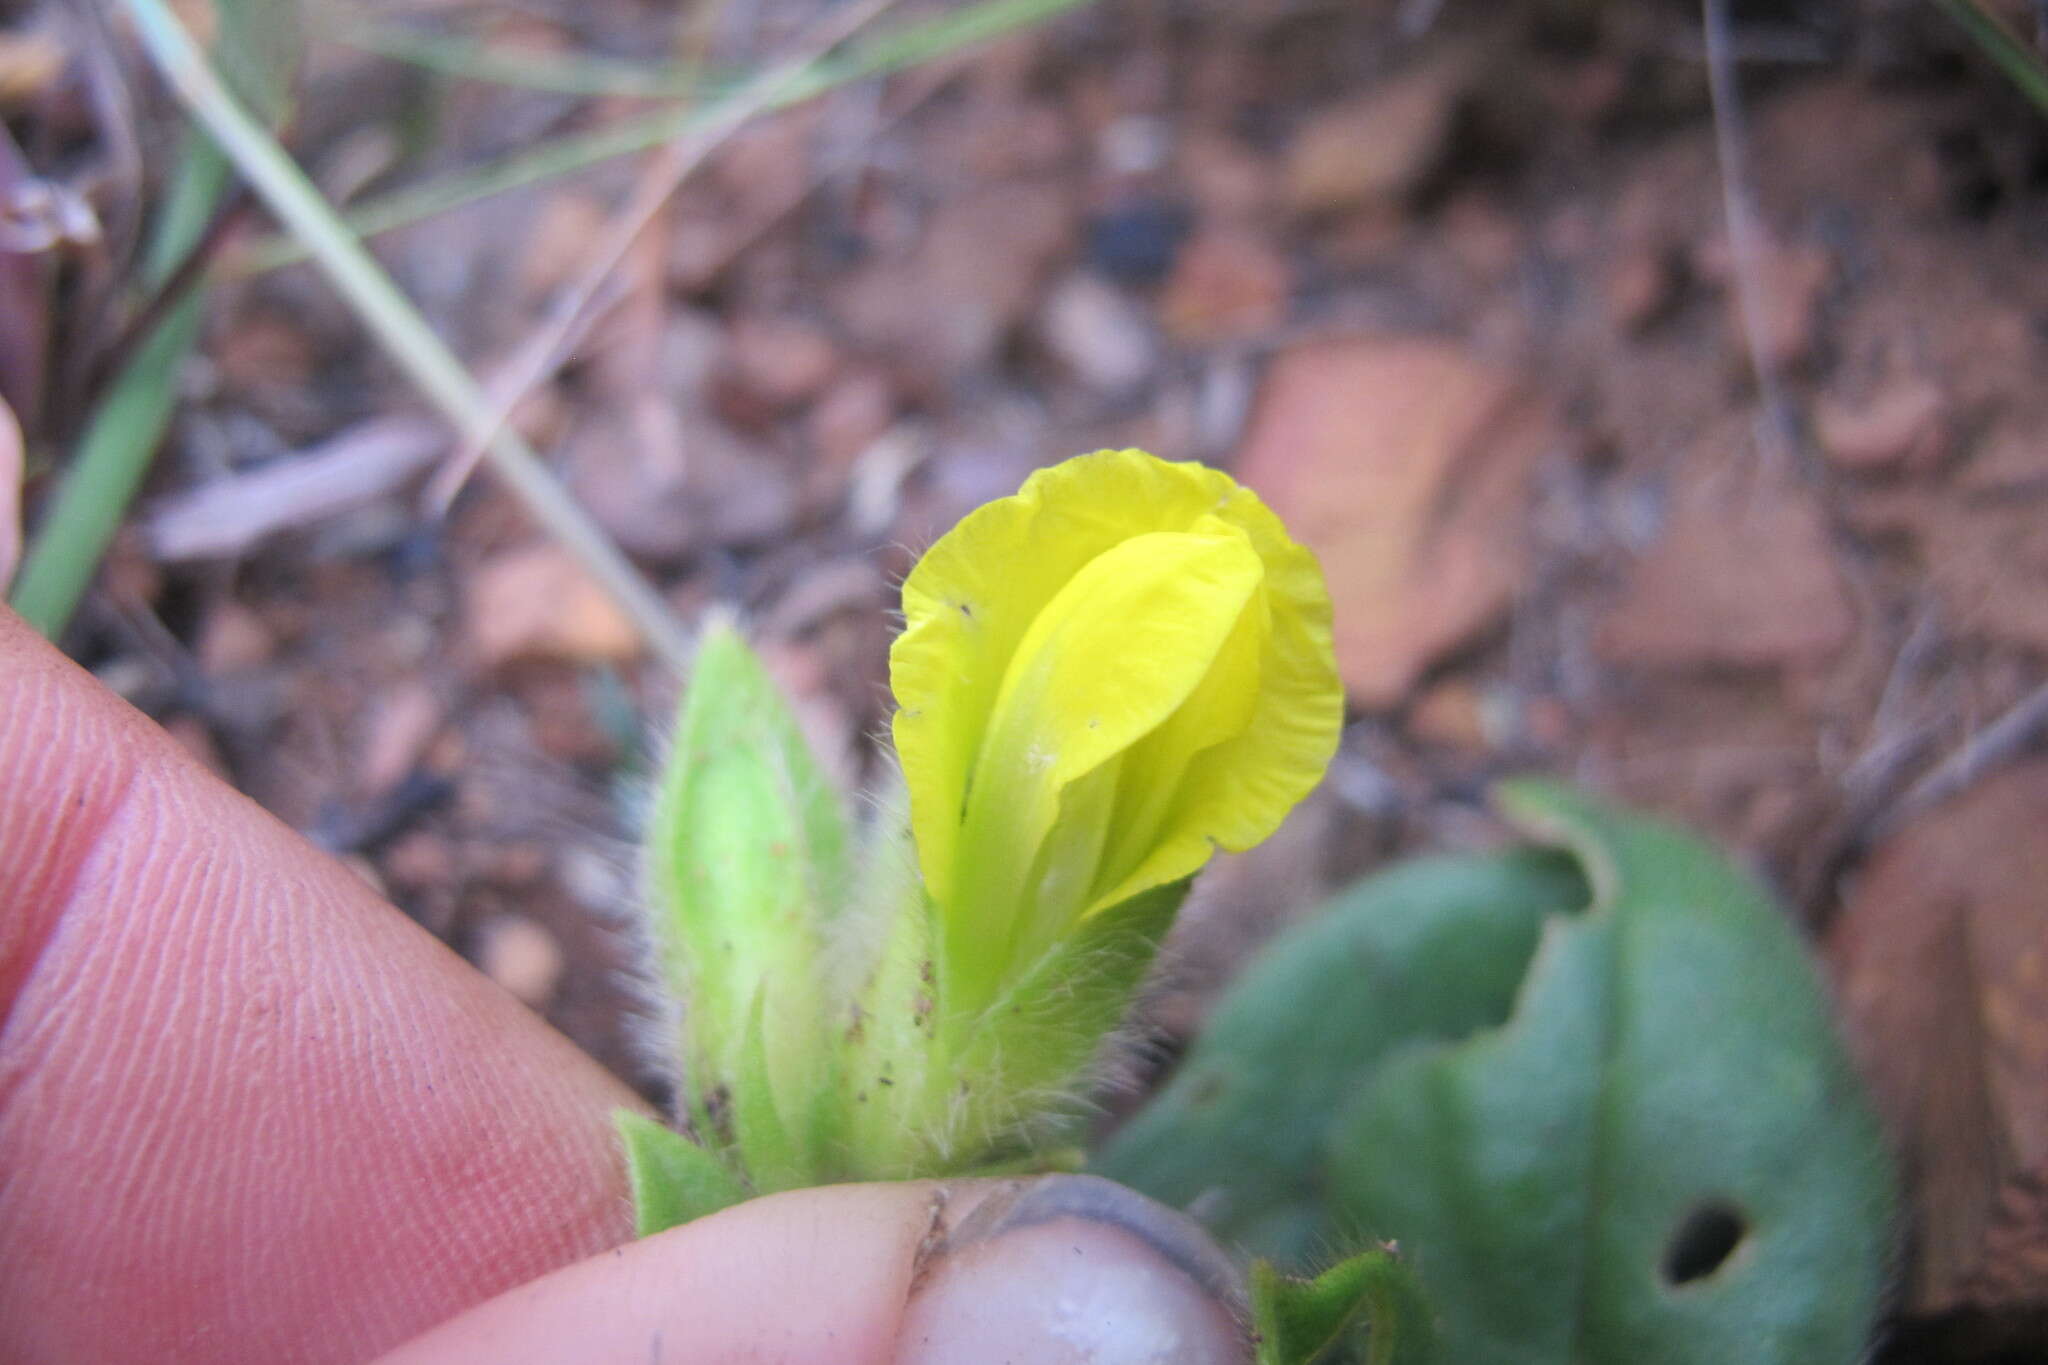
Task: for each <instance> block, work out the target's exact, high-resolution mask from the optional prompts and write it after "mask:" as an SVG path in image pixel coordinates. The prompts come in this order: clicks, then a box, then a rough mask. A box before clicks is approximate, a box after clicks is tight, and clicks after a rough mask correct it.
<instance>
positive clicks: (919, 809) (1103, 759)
mask: <svg viewBox="0 0 2048 1365" xmlns="http://www.w3.org/2000/svg"><path fill="white" fill-rule="evenodd" d="M903 610H904V616H905V628H904V631H903V634H902V635H901V636H900V637H899V638H898V640H897V641H896V644H895V647H894V648H893V649H892V650H891V652H890V656H889V676H890V684H891V686H892V688H893V690H894V691H895V694H896V701H897V705H898V708H899V709H898V711H897V714H896V719H895V740H896V748H897V753H898V755H899V756H900V758H901V761H902V765H903V774H904V779H905V782H906V784H907V786H908V789H909V793H910V803H911V824H912V830H913V833H914V835H915V839H916V844H917V854H918V863H919V866H920V869H921V871H922V872H923V876H924V881H925V887H926V890H927V892H928V894H929V895H930V897H931V899H932V902H933V904H934V905H935V907H936V909H937V912H938V921H939V926H938V927H939V937H940V940H941V942H940V945H939V948H940V952H941V954H942V956H943V959H944V966H945V970H944V971H943V973H942V977H943V979H944V981H945V983H946V987H947V993H948V995H947V999H946V1000H945V1001H944V1002H943V1008H944V1009H945V1010H946V1011H947V1012H948V1013H953V1014H957V1013H958V1012H974V1011H978V1010H980V1009H983V1008H986V1007H987V1006H988V1005H989V1004H990V1003H991V1002H992V1001H993V1000H995V999H996V998H997V996H998V995H999V993H1000V992H1001V990H1002V989H1003V986H1004V984H1005V982H1006V981H1007V980H1008V979H1009V977H1010V976H1011V974H1012V973H1013V972H1014V971H1015V970H1016V969H1017V967H1018V966H1019V965H1020V964H1028V963H1031V962H1033V961H1035V960H1037V959H1038V958H1039V957H1041V956H1043V954H1044V953H1045V952H1046V951H1047V950H1048V949H1050V948H1051V947H1052V946H1053V945H1055V944H1056V943H1058V942H1059V941H1060V939H1061V938H1062V937H1063V936H1065V935H1067V934H1069V933H1070V932H1072V931H1073V930H1074V928H1075V927H1076V926H1077V925H1078V924H1080V923H1081V922H1082V921H1083V920H1085V919H1087V918H1088V917H1090V916H1092V915H1095V914H1099V913H1100V912H1102V911H1104V910H1107V909H1109V908H1110V907H1113V906H1116V905H1119V904H1121V903H1124V902H1127V901H1129V900H1130V899H1131V898H1132V897H1134V896H1136V895H1138V894H1139V893H1141V892H1144V891H1146V890H1149V889H1152V888H1155V887H1159V886H1163V885H1166V884H1168V883H1171V882H1175V881H1179V880H1181V879H1184V878H1186V877H1188V876H1190V875H1192V874H1193V873H1194V872H1195V871H1197V870H1198V869H1199V868H1200V867H1201V866H1202V864H1203V863H1204V862H1206V861H1207V860H1208V858H1209V856H1210V854H1211V853H1212V852H1214V851H1215V850H1216V849H1219V848H1222V849H1242V848H1246V847H1249V846H1250V845H1252V844H1255V843H1257V842H1258V841H1260V840H1261V839H1263V838H1265V837H1266V836H1267V835H1268V834H1270V833H1272V831H1273V829H1274V828H1275V827H1276V826H1277V825H1278V824H1279V823H1280V821H1281V819H1282V817H1284V816H1285V815H1286V813H1287V811H1288V810H1289V809H1290V808H1291V807H1292V806H1293V805H1294V804H1295V803H1296V802H1297V801H1299V800H1300V799H1301V797H1302V796H1304V795H1305V794H1306V793H1307V792H1308V790H1309V789H1310V788H1311V787H1312V786H1314V785H1315V783H1316V781H1317V780H1318V779H1319V778H1320V777H1321V776H1322V773H1323V769H1324V767H1325V766H1326V765H1327V764H1328V762H1329V759H1330V756H1331V754H1332V752H1333V751H1334V749H1335V747H1336V742H1337V733H1338V728H1339V725H1340V723H1341V720H1342V710H1343V705H1342V692H1341V688H1340V686H1339V683H1338V679H1337V673H1336V665H1335V662H1334V660H1333V657H1332V654H1331V646H1330V606H1329V597H1328V594H1327V592H1326V591H1325V588H1324V585H1323V578H1322V573H1321V570H1320V569H1319V568H1318V567H1317V565H1316V562H1315V558H1314V556H1313V555H1311V554H1310V553H1309V552H1308V551H1307V550H1306V549H1304V548H1303V547H1302V546H1300V545H1299V544H1297V543H1295V541H1294V540H1293V539H1291V538H1290V537H1289V536H1288V534H1287V531H1286V528H1285V527H1284V526H1282V525H1281V523H1280V520H1279V518H1278V517H1276V516H1274V514H1273V513H1272V512H1271V511H1270V510H1268V509H1267V507H1266V506H1265V505H1264V504H1263V503H1261V502H1260V501H1259V500H1258V498H1257V497H1256V496H1254V495H1253V494H1252V493H1251V492H1250V491H1249V490H1247V489H1244V488H1241V487H1239V486H1238V485H1237V484H1236V483H1235V482H1234V481H1233V480H1232V479H1231V478H1230V477H1229V476H1228V475H1225V474H1223V473H1220V472H1219V471H1216V470H1213V469H1207V468H1204V467H1203V466H1201V465H1195V464H1171V463H1168V462H1166V461H1163V460H1159V459H1156V458H1154V457H1153V456H1151V455H1148V454H1146V453H1144V452H1143V451H1138V450H1105V451H1098V452H1096V453H1095V454H1092V455H1083V456H1079V457H1077V458H1075V459H1072V460H1068V461H1066V462H1065V463H1063V464H1060V465H1057V466H1054V467H1053V468H1050V469H1045V470H1041V471H1039V472H1038V473H1036V474H1034V475H1032V477H1031V478H1030V479H1029V480H1027V481H1026V483H1025V484H1024V487H1023V488H1022V489H1021V490H1020V491H1019V492H1018V493H1017V494H1016V495H1015V496H1013V497H1008V498H1002V499H999V500H997V501H995V502H991V503H989V504H987V505H985V506H983V507H981V508H979V509H977V510H976V511H974V512H972V513H970V514H969V515H968V516H967V517H966V518H964V519H963V520H962V521H961V522H960V524H959V525H958V526H956V527H954V529H953V530H952V531H950V532H948V533H947V534H946V535H945V536H943V537H942V538H941V539H940V540H939V541H938V543H937V544H935V545H934V546H933V547H932V548H931V550H930V551H929V552H928V553H927V554H926V555H925V556H924V558H923V559H922V560H920V561H919V563H918V565H917V567H916V568H915V569H914V570H913V571H912V572H911V574H910V577H909V579H908V580H907V581H906V582H905V584H904V586H903Z"/></svg>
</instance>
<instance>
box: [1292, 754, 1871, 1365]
mask: <svg viewBox="0 0 2048 1365" xmlns="http://www.w3.org/2000/svg"><path fill="white" fill-rule="evenodd" d="M1502 804H1503V806H1504V807H1505V808H1506V809H1507V810H1508V812H1509V813H1510V814H1511V815H1512V816H1513V817H1514V818H1515V819H1516V820H1517V821H1518V822H1520V823H1521V824H1523V825H1524V826H1525V827H1527V828H1529V829H1530V830H1531V831H1532V832H1534V833H1536V834H1538V835H1539V836H1541V837H1545V838H1549V839H1553V840H1556V841H1558V842H1560V843H1563V844H1565V845H1567V846H1569V847H1570V848H1571V850H1572V851H1573V852H1574V853H1575V854H1576V855H1577V856H1578V857H1579V858H1580V860H1581V862H1582V864H1583V865H1584V867H1585V868H1586V871H1587V875H1588V877H1589V879H1590V880H1591V882H1592V883H1593V886H1594V887H1595V888H1596V899H1595V903H1594V905H1593V907H1592V908H1591V910H1589V911H1588V912H1587V914H1586V915H1584V916H1583V917H1580V918H1577V919H1559V920H1554V921H1552V923H1551V924H1550V925H1549V926H1547V928H1546V932H1545V935H1544V942H1543V945H1542V947H1541V948H1540V949H1539V951H1538V953H1537V956H1536V960H1535V962H1534V964H1533V965H1532V966H1531V968H1530V972H1529V979H1528V982H1527V984H1526V985H1525V987H1524V989H1523V994H1522V998H1521V1000H1520V1001H1519V1003H1518V1004H1517V1006H1516V1009H1515V1013H1514V1017H1513V1018H1512V1020H1511V1021H1510V1022H1509V1023H1508V1024H1507V1025H1506V1026H1505V1027H1503V1028H1501V1029H1499V1030H1496V1031H1492V1032H1489V1033H1486V1034H1482V1035H1480V1036H1478V1037H1475V1038H1473V1039H1470V1040H1468V1041H1466V1042H1463V1043H1456V1044H1438V1045H1434V1046H1425V1047H1418V1048H1413V1049H1410V1050H1408V1051H1406V1052H1404V1053H1403V1054H1401V1055H1399V1056H1397V1057H1395V1058H1392V1059H1390V1060H1389V1062H1388V1063H1387V1065H1386V1066H1385V1067H1384V1068H1382V1069H1381V1070H1380V1072H1379V1073H1378V1074H1377V1075H1376V1076H1374V1077H1373V1079H1372V1081H1371V1083H1370V1084H1369V1085H1368V1086H1367V1087H1366V1088H1365V1089H1364V1091H1363V1092H1362V1093H1361V1094H1359V1095H1358V1097H1357V1098H1356V1099H1355V1100H1354V1101H1353V1103H1352V1105H1351V1107H1350V1110H1349V1112H1348V1113H1347V1114H1346V1115H1345V1116H1344V1117H1343V1118H1342V1119H1341V1120H1340V1122H1339V1125H1338V1128H1337V1130H1336V1131H1335V1133H1334V1135H1333V1139H1332V1148H1331V1150H1332V1154H1333V1171H1332V1176H1333V1179H1332V1186H1333V1189H1332V1194H1333V1207H1334V1208H1335V1209H1336V1210H1337V1211H1338V1213H1339V1215H1340V1216H1341V1217H1342V1218H1344V1219H1346V1220H1347V1221H1349V1222H1351V1223H1352V1224H1353V1225H1354V1226H1357V1227H1359V1228H1361V1229H1363V1230H1368V1231H1370V1232H1371V1233H1373V1234H1374V1235H1379V1236H1390V1237H1395V1238H1398V1239H1399V1240H1400V1241H1401V1244H1402V1245H1403V1246H1404V1247H1406V1248H1408V1249H1409V1250H1410V1251H1411V1252H1412V1253H1413V1254H1414V1256H1415V1258H1416V1264H1417V1267H1418V1269H1419V1271H1420V1273H1421V1274H1422V1276H1423V1277H1424V1279H1425V1281H1426V1283H1427V1284H1428V1286H1429V1289H1430V1293H1431V1295H1432V1296H1433V1298H1434V1299H1435V1301H1436V1304H1437V1306H1438V1309H1439V1311H1440V1313H1441V1315H1442V1319H1443V1321H1444V1324H1445V1334H1446V1344H1447V1347H1448V1351H1449V1354H1450V1356H1451V1357H1452V1358H1453V1359H1456V1360H1459V1361H1470V1362H1475V1363H1476V1365H1485V1362H1489V1361H1500V1362H1503V1363H1504V1365H1505V1362H1510V1361H1512V1362H1517V1363H1518V1365H1519V1363H1520V1362H1542V1361H1559V1362H1562V1361H1574V1362H1576V1361H1596V1362H1615V1363H1616V1365H1620V1363H1621V1362H1636V1361H1658V1362H1674V1363H1677V1362H1695V1361H1697V1362H1701V1363H1702V1365H1705V1363H1706V1362H1725V1361H1731V1360H1741V1361H1745V1362H1756V1365H1770V1363H1771V1362H1786V1363H1787V1365H1791V1363H1792V1362H1800V1363H1801V1365H1804V1363H1805V1362H1826V1361H1843V1362H1847V1361H1852V1360H1855V1359H1858V1358H1859V1357H1860V1356H1861V1354H1862V1352H1863V1351H1864V1349H1865V1347H1866V1345H1867V1342H1868V1338H1869V1334H1870V1330H1871V1326H1872V1323H1873V1320H1874V1318H1875V1314H1876V1311H1877V1306H1878V1302H1879V1295H1880V1291H1881V1289H1882V1285H1883V1277H1884V1268H1885V1261H1886V1257H1887V1252H1888V1248H1889V1245H1890V1227H1891V1216H1892V1190H1891V1178H1890V1172H1889V1170H1888V1168H1887V1164H1886V1160H1885V1154H1884V1151H1883V1148H1882V1145H1881V1143H1880V1141H1879V1137H1878V1133H1877V1128H1876V1125H1875V1122H1874V1121H1873V1119H1872V1117H1871V1114H1870V1111H1869V1109H1868V1107H1867V1105H1866V1103H1865V1101H1864V1098H1863V1096H1862V1093H1861V1092H1860V1090H1859V1089H1858V1087H1857V1084H1856V1082H1855V1079H1854V1077H1853V1076H1852V1074H1851V1072H1850V1069H1849V1066H1848V1062H1847V1059H1846V1057H1845V1056H1844V1054H1843V1051H1842V1048H1841V1046H1840V1044H1839V1042H1838V1041H1837V1039H1836V1037H1835V1035H1834V1032H1833V1029H1832V1026H1831V1023H1830V1020H1829V1017H1828V1014H1827V1011H1826V1008H1825V1004H1824V1000H1823V997H1822V995H1821V992H1820V990H1819V985H1818V982H1817V981H1816V979H1815V977H1814V973H1813V970H1812V968H1811V966H1810V964H1809V963H1808V961H1807V959H1806V956H1805V953H1804V951H1803V949H1802V946H1801V944H1800V942H1799V940H1798V939H1797V937H1796V936H1795V935H1794V933H1793V931H1792V929H1791V926H1790V925H1789V924H1788V923H1787V921H1786V920H1785V918H1784V916H1783V915H1782V914H1781V913H1780V912H1779V911H1778V909H1777V908H1776V907H1775V906H1774V905H1773V904H1772V903H1771V901H1770V899H1769V898H1768V897H1767V896H1766V895H1765V894H1764V893H1763V892H1762V890H1761V889H1760V888H1758V887H1757V886H1756V885H1755V884H1754V883H1752V882H1751V881H1750V880H1749V879H1748V878H1746V877H1744V876H1743V875H1741V874H1740V873H1739V872H1737V871H1736V870H1735V869H1734V868H1732V867H1731V866H1730V865H1729V864H1728V862H1727V861H1726V859H1725V858H1723V857H1722V856H1721V855H1720V854H1719V853H1717V852H1716V851H1715V850H1714V849H1712V848H1711V847H1709V846H1707V845H1706V844H1704V843H1702V842H1700V841H1699V840H1697V839H1694V838H1691V837H1689V836H1687V835H1685V834H1682V833H1680V832H1679V831H1677V830H1674V829H1671V828H1669V827H1667V826H1665V825H1662V824H1659V823H1656V822H1653V821H1649V820H1642V819H1635V818H1630V817H1627V816H1623V815H1619V814H1616V813H1614V812H1611V811H1608V810H1606V809H1604V808H1602V807H1600V806H1598V805H1596V804H1594V803H1593V802H1590V801H1588V800H1586V799H1584V798H1583V797H1580V796H1577V795H1575V794H1573V793H1570V792H1568V791H1566V790H1564V789H1562V788H1558V787H1554V786H1550V785H1547V784H1536V783H1526V784H1514V785H1511V786H1509V787H1507V788H1505V789H1504V790H1503V793H1502Z"/></svg>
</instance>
